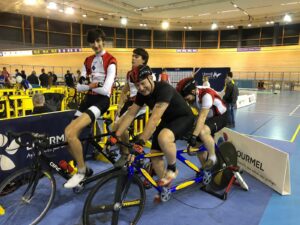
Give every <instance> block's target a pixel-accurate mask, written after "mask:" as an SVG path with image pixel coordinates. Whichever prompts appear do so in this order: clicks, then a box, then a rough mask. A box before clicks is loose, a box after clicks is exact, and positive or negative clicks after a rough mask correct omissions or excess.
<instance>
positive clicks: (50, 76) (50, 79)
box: [48, 71, 53, 87]
mask: <svg viewBox="0 0 300 225" xmlns="http://www.w3.org/2000/svg"><path fill="white" fill-rule="evenodd" d="M52 85H53V74H52V72H51V71H49V72H48V87H52Z"/></svg>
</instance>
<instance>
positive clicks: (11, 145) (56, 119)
mask: <svg viewBox="0 0 300 225" xmlns="http://www.w3.org/2000/svg"><path fill="white" fill-rule="evenodd" d="M73 116H74V111H68V112H57V113H49V114H43V115H38V116H27V117H22V118H16V119H9V120H1V121H0V181H2V180H3V179H4V177H6V176H7V175H9V174H11V173H12V172H14V171H16V170H19V169H21V168H24V167H25V166H28V165H30V163H31V159H32V157H33V152H32V150H31V148H24V147H20V146H19V145H18V144H17V143H16V141H15V140H8V137H7V135H6V132H7V131H13V132H24V131H29V132H35V133H42V134H46V135H47V136H48V140H49V144H50V145H51V144H57V143H61V142H63V141H65V136H64V130H65V128H66V126H67V125H68V124H69V123H70V122H71V120H72V119H73ZM45 152H46V155H47V156H50V157H51V160H53V162H58V161H60V160H62V159H64V160H66V161H69V160H71V156H70V154H69V152H68V151H67V149H66V146H62V147H56V148H53V149H48V150H45ZM52 157H53V158H52Z"/></svg>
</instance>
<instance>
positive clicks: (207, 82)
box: [202, 76, 210, 87]
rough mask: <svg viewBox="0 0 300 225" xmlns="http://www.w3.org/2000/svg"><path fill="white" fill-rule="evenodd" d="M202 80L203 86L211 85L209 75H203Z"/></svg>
mask: <svg viewBox="0 0 300 225" xmlns="http://www.w3.org/2000/svg"><path fill="white" fill-rule="evenodd" d="M202 81H203V84H202V86H204V87H210V83H209V78H208V76H203V78H202Z"/></svg>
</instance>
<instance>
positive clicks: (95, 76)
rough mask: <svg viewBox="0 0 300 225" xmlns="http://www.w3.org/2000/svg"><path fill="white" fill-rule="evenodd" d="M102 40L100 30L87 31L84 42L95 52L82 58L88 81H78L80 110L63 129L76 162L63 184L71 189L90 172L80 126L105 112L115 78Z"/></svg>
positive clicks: (84, 76) (86, 124) (112, 64)
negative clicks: (80, 95)
mask: <svg viewBox="0 0 300 225" xmlns="http://www.w3.org/2000/svg"><path fill="white" fill-rule="evenodd" d="M104 39H105V34H104V32H103V31H102V30H100V29H95V30H90V31H89V32H88V34H87V41H88V42H89V43H90V46H91V48H92V49H93V50H94V52H95V54H94V55H91V56H89V57H87V58H86V59H85V62H84V65H83V67H82V74H81V76H83V79H85V80H88V81H89V82H90V83H89V84H77V86H76V89H77V91H78V92H82V91H86V92H87V94H86V96H85V99H84V100H83V101H82V102H81V104H80V106H79V110H77V111H76V113H75V117H77V118H76V119H75V120H73V121H72V122H71V123H70V124H69V125H68V126H67V127H66V129H65V137H66V140H67V142H68V147H69V151H70V152H71V154H72V156H73V157H74V158H75V160H76V162H77V167H78V173H76V174H74V175H73V176H72V177H71V178H70V179H69V180H68V181H67V182H66V183H65V184H64V187H65V188H74V187H76V186H77V185H78V184H79V183H80V182H81V181H82V180H83V179H84V178H85V177H86V176H89V175H91V173H92V172H91V170H90V169H88V168H87V167H86V165H85V162H84V159H83V154H82V145H81V142H80V140H79V138H78V137H79V135H80V133H81V131H82V130H83V128H85V127H86V126H88V125H89V124H91V123H92V122H94V121H95V119H96V118H98V117H99V116H100V115H102V114H103V113H105V112H106V111H107V109H108V108H109V105H110V94H111V89H112V86H113V83H114V80H115V77H116V70H117V68H116V67H117V60H116V59H115V58H114V57H113V56H112V55H111V54H109V53H108V52H106V51H105V50H104V48H103V45H104Z"/></svg>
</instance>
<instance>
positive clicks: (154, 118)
mask: <svg viewBox="0 0 300 225" xmlns="http://www.w3.org/2000/svg"><path fill="white" fill-rule="evenodd" d="M168 106H169V103H167V102H158V103H156V104H155V106H154V108H153V110H152V114H151V117H150V118H149V120H148V123H147V124H146V126H145V129H144V131H143V133H142V134H141V135H140V139H142V140H143V141H145V142H146V141H147V140H148V139H149V138H150V137H151V135H152V134H153V133H154V131H155V129H156V126H157V124H158V123H159V121H160V119H161V117H162V115H163V114H164V112H165V111H166V109H167V107H168Z"/></svg>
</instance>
